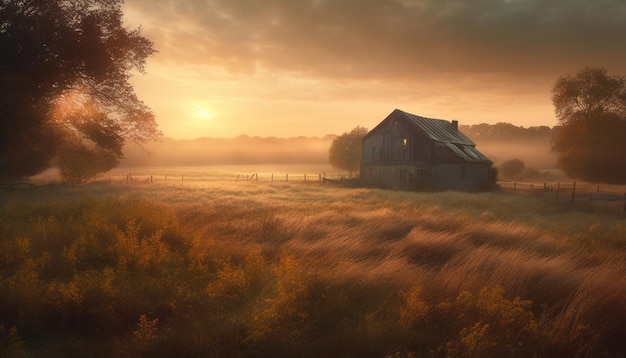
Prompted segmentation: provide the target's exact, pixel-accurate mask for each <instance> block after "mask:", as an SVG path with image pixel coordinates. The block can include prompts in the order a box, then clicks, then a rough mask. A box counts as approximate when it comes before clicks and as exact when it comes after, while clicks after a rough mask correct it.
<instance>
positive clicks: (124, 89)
mask: <svg viewBox="0 0 626 358" xmlns="http://www.w3.org/2000/svg"><path fill="white" fill-rule="evenodd" d="M122 4H123V1H122V0H81V1H72V2H68V1H63V0H49V1H20V0H6V1H2V2H1V3H0V24H1V26H0V54H2V55H0V108H2V114H1V116H2V120H1V121H0V177H13V178H20V177H23V176H29V175H33V174H37V173H39V172H41V171H42V170H44V169H46V168H48V167H50V165H51V160H52V159H53V158H54V156H55V155H56V154H57V151H58V150H59V148H61V147H62V145H63V142H64V140H65V138H67V137H68V136H71V137H75V138H80V139H81V140H87V141H89V142H91V143H94V144H96V145H97V146H98V147H100V148H103V149H105V150H107V151H109V152H111V153H116V154H118V156H117V157H116V158H117V159H119V155H120V152H119V151H120V149H121V144H123V142H124V140H125V139H131V140H133V141H146V140H147V139H151V138H155V137H158V136H159V135H160V133H159V132H158V131H157V123H156V122H155V120H154V115H153V114H152V113H151V111H150V109H149V108H148V107H147V106H146V105H145V104H144V103H143V102H141V101H140V100H139V99H138V98H137V96H136V95H135V92H134V90H133V88H132V86H131V85H130V83H129V82H128V80H129V78H130V72H131V71H132V70H138V71H140V72H141V71H143V69H144V65H145V60H146V58H148V57H149V56H150V55H152V54H153V53H154V50H153V48H152V42H150V41H149V40H148V39H146V38H145V37H143V36H141V34H140V31H139V30H138V29H137V30H128V29H126V28H125V27H124V26H123V21H122V11H121V8H122ZM76 113H82V114H81V115H80V116H75V114H76ZM76 117H78V118H79V120H76Z"/></svg>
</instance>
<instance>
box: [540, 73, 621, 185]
mask: <svg viewBox="0 0 626 358" xmlns="http://www.w3.org/2000/svg"><path fill="white" fill-rule="evenodd" d="M552 102H553V104H554V108H555V113H556V116H557V119H558V120H559V122H560V124H561V127H560V129H559V130H558V132H557V133H556V135H555V136H554V138H553V143H552V150H553V151H555V152H557V153H558V161H559V165H560V166H561V167H562V168H563V170H564V171H565V172H566V173H567V174H568V175H570V176H571V177H574V178H580V179H584V180H587V181H592V182H609V183H626V172H624V170H623V169H622V168H623V167H624V166H625V165H626V157H625V156H624V155H623V153H625V152H626V141H624V139H623V133H626V80H625V79H624V77H621V76H609V75H608V73H607V70H606V69H604V68H584V69H582V70H581V71H579V72H578V73H577V74H576V75H575V76H566V77H559V78H558V79H557V81H556V83H555V84H554V87H553V89H552Z"/></svg>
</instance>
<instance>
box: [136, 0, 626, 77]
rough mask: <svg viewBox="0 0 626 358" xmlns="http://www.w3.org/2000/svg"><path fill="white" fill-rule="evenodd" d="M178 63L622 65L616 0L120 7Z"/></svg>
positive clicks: (471, 67)
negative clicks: (142, 21) (137, 16)
mask: <svg viewBox="0 0 626 358" xmlns="http://www.w3.org/2000/svg"><path fill="white" fill-rule="evenodd" d="M128 6H129V7H130V8H132V9H133V10H134V11H135V12H140V13H142V14H144V15H143V17H144V18H146V17H148V18H149V19H150V20H149V21H151V23H150V25H144V27H145V28H146V29H147V30H148V31H149V36H150V37H151V38H153V39H155V42H156V43H157V47H158V49H159V51H161V52H162V53H163V54H165V55H166V56H165V58H166V59H167V60H168V61H172V62H175V63H177V64H203V65H206V66H217V67H223V68H226V69H228V70H229V71H233V72H238V71H242V72H252V71H254V70H255V69H257V68H259V67H262V68H268V69H275V70H280V71H287V72H293V73H297V74H304V75H311V76H316V77H328V78H351V79H386V78H406V77H410V76H428V77H430V76H432V75H433V73H437V74H442V75H446V74H461V73H462V74H468V73H469V74H483V73H517V74H520V73H522V74H523V73H526V74H528V73H531V74H533V73H537V74H545V73H546V72H550V73H551V72H553V71H554V70H561V71H562V69H563V66H564V65H565V66H566V67H568V68H579V67H581V66H584V65H599V66H606V67H620V68H619V69H620V70H621V69H623V66H624V64H623V63H625V62H626V61H624V60H626V47H624V46H621V42H623V34H624V33H626V3H624V1H623V0H601V1H593V2H591V1H586V0H508V1H507V0H477V1H471V2H470V1H460V0H386V1H381V0H298V1H292V0H265V1H262V2H261V1H256V0H212V1H199V0H188V1H185V2H179V1H171V0H170V1H167V0H162V1H154V0H151V1H146V0H129V1H128Z"/></svg>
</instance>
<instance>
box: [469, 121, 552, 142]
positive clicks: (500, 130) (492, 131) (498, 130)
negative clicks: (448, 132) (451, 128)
mask: <svg viewBox="0 0 626 358" xmlns="http://www.w3.org/2000/svg"><path fill="white" fill-rule="evenodd" d="M459 130H460V131H461V132H463V133H464V134H465V135H467V136H468V137H469V138H470V139H472V140H474V141H477V142H480V141H483V140H494V141H495V140H515V141H531V140H550V139H551V138H552V137H553V136H554V134H555V133H557V132H558V130H559V127H558V126H555V127H552V128H551V127H548V126H536V127H528V128H524V127H522V126H516V125H514V124H510V123H504V122H499V123H496V124H487V123H481V124H474V125H460V126H459Z"/></svg>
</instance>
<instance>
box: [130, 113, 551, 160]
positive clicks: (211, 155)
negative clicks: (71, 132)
mask: <svg viewBox="0 0 626 358" xmlns="http://www.w3.org/2000/svg"><path fill="white" fill-rule="evenodd" d="M459 130H460V131H461V132H463V133H465V135H467V136H468V137H469V138H470V139H472V140H473V141H474V142H475V143H476V148H477V149H478V150H480V151H481V152H483V153H484V154H485V155H486V156H487V157H489V158H490V159H491V160H492V161H493V162H494V163H495V165H496V166H497V165H498V164H499V163H502V162H505V161H507V160H511V159H521V160H522V161H524V163H525V164H526V166H527V167H529V168H537V169H550V168H555V167H556V156H555V155H554V154H553V153H551V152H550V142H551V140H552V136H553V134H554V133H555V131H556V130H558V127H554V128H550V127H547V126H540V127H529V128H524V127H518V126H515V125H512V124H509V123H497V124H477V125H471V126H469V125H460V126H459ZM336 137H337V136H336V135H332V134H329V135H327V136H324V137H322V138H319V137H293V138H275V137H249V136H247V135H240V136H238V137H236V138H198V139H193V140H178V139H171V138H165V139H163V140H161V141H159V142H150V143H147V144H146V145H144V146H143V147H139V146H137V145H136V144H132V143H131V144H129V145H127V146H126V148H125V151H124V154H125V159H124V160H123V161H122V163H121V164H122V166H126V167H134V166H193V165H227V164H327V163H328V149H329V148H330V145H331V143H332V142H333V140H334V139H335V138H336Z"/></svg>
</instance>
